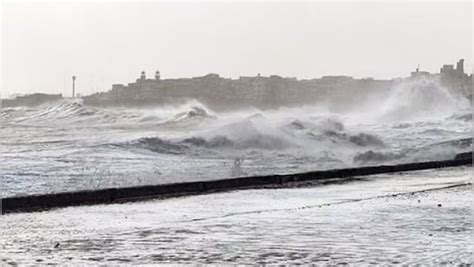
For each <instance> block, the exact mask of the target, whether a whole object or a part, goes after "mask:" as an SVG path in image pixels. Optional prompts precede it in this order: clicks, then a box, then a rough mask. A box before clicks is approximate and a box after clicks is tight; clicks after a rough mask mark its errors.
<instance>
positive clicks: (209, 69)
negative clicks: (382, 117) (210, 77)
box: [1, 2, 472, 97]
mask: <svg viewBox="0 0 474 267" xmlns="http://www.w3.org/2000/svg"><path fill="white" fill-rule="evenodd" d="M1 40H2V78H3V82H2V85H1V92H2V95H3V97H6V96H8V95H10V94H12V93H31V92H36V91H41V92H50V93H63V94H64V95H69V94H70V84H71V75H73V74H74V75H77V76H78V80H77V84H78V88H79V89H78V91H79V93H82V94H89V93H92V92H95V91H105V90H108V89H110V88H111V85H112V84H113V83H128V82H131V81H134V80H135V79H136V78H137V77H138V76H139V73H140V71H142V70H145V71H146V72H147V74H148V75H149V76H152V74H153V73H154V72H155V70H157V69H159V70H160V71H161V73H162V77H163V78H171V77H193V76H202V75H205V74H207V73H218V74H220V75H221V76H223V77H232V78H237V77H238V76H245V75H256V74H257V73H261V74H262V75H265V76H266V75H271V74H278V75H281V76H285V77H286V76H290V77H298V78H299V79H304V78H316V77H321V76H323V75H340V74H344V75H351V76H354V77H375V78H392V77H403V76H407V75H408V74H409V72H410V71H412V70H413V69H414V68H416V66H417V65H418V64H420V66H421V69H423V70H427V71H430V72H438V71H439V68H440V67H441V65H442V64H445V63H450V64H454V63H455V61H456V60H457V59H459V58H465V59H466V64H467V65H466V67H465V68H466V69H467V70H469V71H471V70H472V67H471V66H472V65H471V62H472V3H471V2H464V3H463V2H457V3H429V2H424V3H407V2H404V3H389V2H385V3H357V2H349V3H347V2H346V3H343V2H338V3H324V2H297V3H295V2H287V3H277V2H270V3H269V2H266V3H262V2H260V3H257V2H254V3H252V2H247V3H242V2H240V3H236V2H220V3H219V2H208V3H199V2H193V3H184V2H179V3H172V2H135V3H131V2H127V3H113V2H107V3H106V2H102V3H100V2H82V3H71V2H69V3H60V2H58V3H17V4H14V3H3V8H2V39H1Z"/></svg>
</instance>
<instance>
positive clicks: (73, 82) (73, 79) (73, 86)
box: [72, 76, 76, 98]
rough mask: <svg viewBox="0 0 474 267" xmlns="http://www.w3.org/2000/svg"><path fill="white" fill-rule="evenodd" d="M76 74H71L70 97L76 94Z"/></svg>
mask: <svg viewBox="0 0 474 267" xmlns="http://www.w3.org/2000/svg"><path fill="white" fill-rule="evenodd" d="M75 91H76V76H72V98H74V96H75V94H76V92H75Z"/></svg>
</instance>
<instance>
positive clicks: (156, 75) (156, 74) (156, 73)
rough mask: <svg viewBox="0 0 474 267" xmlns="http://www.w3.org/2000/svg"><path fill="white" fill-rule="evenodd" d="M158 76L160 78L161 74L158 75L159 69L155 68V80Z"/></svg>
mask: <svg viewBox="0 0 474 267" xmlns="http://www.w3.org/2000/svg"><path fill="white" fill-rule="evenodd" d="M160 78H161V76H160V71H159V70H157V71H156V72H155V80H159V79H160Z"/></svg>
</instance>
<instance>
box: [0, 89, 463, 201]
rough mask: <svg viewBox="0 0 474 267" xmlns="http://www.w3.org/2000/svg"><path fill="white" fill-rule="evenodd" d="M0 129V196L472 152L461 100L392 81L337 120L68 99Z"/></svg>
mask: <svg viewBox="0 0 474 267" xmlns="http://www.w3.org/2000/svg"><path fill="white" fill-rule="evenodd" d="M1 121H2V139H1V141H0V142H1V143H0V155H1V161H2V164H1V165H0V176H1V177H2V181H1V184H2V190H1V192H0V197H7V196H14V195H24V194H37V193H51V192H62V191H76V190H81V189H94V188H108V187H122V186H131V185H143V184H161V183H170V182H183V181H195V180H209V179H221V178H231V177H241V176H253V175H263V174H286V173H297V172H306V171H312V170H324V169H334V168H344V167H350V166H361V165H380V164H388V163H390V164H392V163H401V162H419V161H429V160H443V159H451V158H454V156H455V155H456V154H457V153H460V152H466V151H470V147H471V143H472V140H471V137H472V136H471V130H472V115H471V109H470V103H469V101H468V99H466V98H465V97H461V96H456V95H453V94H452V93H450V92H449V91H448V90H446V89H444V88H442V87H441V86H439V85H438V84H437V83H436V82H435V81H419V82H407V83H403V84H401V85H399V86H398V87H397V88H394V89H393V90H392V91H391V92H390V93H389V95H388V96H386V97H384V98H380V99H377V98H368V99H367V100H366V101H364V102H362V103H356V104H354V105H353V106H352V107H349V108H347V109H345V110H344V111H343V112H335V111H331V106H330V105H329V104H324V103H321V104H318V105H314V106H301V107H293V108H279V109H275V110H258V109H251V108H246V109H243V110H234V111H226V112H222V111H220V112H216V111H213V110H212V109H210V108H209V107H206V106H205V105H204V104H201V103H199V102H197V101H192V100H191V101H189V102H187V103H185V104H181V105H174V106H173V105H170V106H163V107H155V108H141V109H133V108H97V107H90V106H85V105H83V104H82V103H81V100H80V99H68V100H63V101H61V102H56V103H48V104H44V105H42V106H39V107H34V108H27V107H18V108H4V109H2V111H1Z"/></svg>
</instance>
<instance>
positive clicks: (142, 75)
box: [140, 71, 146, 80]
mask: <svg viewBox="0 0 474 267" xmlns="http://www.w3.org/2000/svg"><path fill="white" fill-rule="evenodd" d="M140 79H141V80H145V79H146V74H145V71H142V74H141V75H140Z"/></svg>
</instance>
